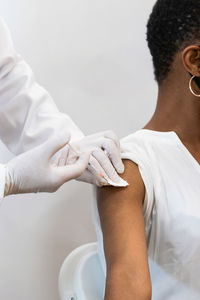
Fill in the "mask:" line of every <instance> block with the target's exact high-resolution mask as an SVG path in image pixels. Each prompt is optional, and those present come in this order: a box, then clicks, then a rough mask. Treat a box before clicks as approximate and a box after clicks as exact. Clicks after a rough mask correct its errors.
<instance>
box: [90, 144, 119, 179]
mask: <svg viewBox="0 0 200 300" xmlns="http://www.w3.org/2000/svg"><path fill="white" fill-rule="evenodd" d="M92 155H93V156H94V157H95V158H96V160H97V161H98V162H99V164H100V166H101V167H102V168H103V170H104V172H105V173H106V175H107V176H108V177H109V178H110V179H111V180H112V181H114V182H115V183H118V182H119V181H120V177H119V175H118V174H117V172H116V171H115V168H114V167H113V165H112V163H111V162H110V160H109V158H108V156H107V155H106V154H105V152H104V151H103V150H100V149H99V150H95V151H93V152H92Z"/></svg>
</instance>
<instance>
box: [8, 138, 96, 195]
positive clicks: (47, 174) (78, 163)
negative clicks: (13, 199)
mask: <svg viewBox="0 0 200 300" xmlns="http://www.w3.org/2000/svg"><path fill="white" fill-rule="evenodd" d="M69 139H70V137H69V134H67V133H63V134H60V135H57V136H54V137H52V138H51V139H49V140H47V141H46V142H45V143H43V144H41V145H40V146H37V147H36V148H33V149H32V150H30V151H27V152H25V153H23V154H21V155H19V156H17V157H15V158H13V159H12V160H11V161H9V162H8V163H7V164H6V165H5V168H6V183H5V192H4V196H7V195H10V194H19V193H36V192H55V191H56V190H57V189H58V188H59V187H60V186H61V185H62V184H63V183H65V182H67V181H69V180H71V179H74V178H77V177H79V176H80V175H81V174H82V172H83V171H84V170H85V168H86V167H87V165H88V161H89V157H90V152H88V151H85V152H84V153H82V154H81V153H79V154H80V155H79V157H77V156H76V157H74V162H73V164H71V165H66V164H65V166H57V165H55V164H52V163H51V158H52V156H53V155H54V154H55V153H56V152H57V151H58V150H59V149H61V148H63V147H64V146H65V145H66V144H67V143H68V142H69ZM67 149H69V148H67V146H66V147H65V151H66V152H65V153H66V158H67V156H68V153H67Z"/></svg>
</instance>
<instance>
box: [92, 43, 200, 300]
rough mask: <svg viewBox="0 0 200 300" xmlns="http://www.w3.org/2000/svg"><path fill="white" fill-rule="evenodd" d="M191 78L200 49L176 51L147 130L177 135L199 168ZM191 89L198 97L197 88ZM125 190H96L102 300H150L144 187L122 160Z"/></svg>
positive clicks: (197, 105)
mask: <svg viewBox="0 0 200 300" xmlns="http://www.w3.org/2000/svg"><path fill="white" fill-rule="evenodd" d="M188 72H190V73H191V74H193V75H195V76H198V77H200V48H199V46H197V45H192V46H189V47H187V48H185V49H184V50H183V51H179V52H178V53H177V55H176V56H175V58H174V62H173V65H172V68H171V71H170V73H169V74H168V76H167V78H166V79H165V80H164V81H163V82H162V84H161V85H160V86H159V91H158V101H157V106H156V110H155V113H154V115H153V117H152V118H151V120H150V121H149V122H148V124H147V125H146V126H145V127H144V128H146V129H151V130H156V131H175V132H176V133H177V135H178V136H179V138H180V139H181V141H182V142H183V144H184V145H185V146H186V147H187V149H188V150H189V151H190V153H191V154H192V155H193V157H194V158H195V159H196V160H197V162H199V163H200V150H199V149H200V98H197V97H195V96H194V95H192V94H191V92H190V90H189V80H190V75H189V74H188ZM192 87H193V90H194V91H195V92H196V93H197V94H200V90H199V88H198V87H197V86H196V84H195V83H193V85H192ZM124 163H125V172H124V175H123V178H124V179H125V180H127V181H128V183H129V186H128V187H126V188H114V187H104V188H99V189H98V192H97V194H98V197H97V198H98V209H99V215H100V220H101V226H102V231H103V237H104V251H105V257H106V263H107V278H106V290H105V298H104V300H121V299H126V300H149V299H151V279H150V274H149V267H148V256H147V247H146V240H145V224H144V218H143V213H142V204H143V201H144V195H145V187H144V183H143V181H142V178H141V175H140V172H139V170H138V167H137V165H136V164H134V163H133V162H131V161H128V160H126V161H124Z"/></svg>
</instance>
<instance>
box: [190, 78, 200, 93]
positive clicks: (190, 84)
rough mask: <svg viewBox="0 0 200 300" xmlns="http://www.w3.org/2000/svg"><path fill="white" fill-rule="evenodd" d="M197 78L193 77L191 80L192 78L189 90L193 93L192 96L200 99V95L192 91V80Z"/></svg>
mask: <svg viewBox="0 0 200 300" xmlns="http://www.w3.org/2000/svg"><path fill="white" fill-rule="evenodd" d="M195 77H196V76H195V75H193V76H192V77H191V78H190V81H189V89H190V92H191V93H192V95H194V96H195V97H200V94H199V95H198V94H196V93H195V92H194V91H193V89H192V80H193V79H194V78H195Z"/></svg>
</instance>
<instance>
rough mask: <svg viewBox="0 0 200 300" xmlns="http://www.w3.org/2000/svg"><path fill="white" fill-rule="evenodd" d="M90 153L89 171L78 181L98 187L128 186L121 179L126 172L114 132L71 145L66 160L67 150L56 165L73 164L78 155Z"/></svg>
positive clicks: (104, 133) (87, 138)
mask: <svg viewBox="0 0 200 300" xmlns="http://www.w3.org/2000/svg"><path fill="white" fill-rule="evenodd" d="M88 150H89V151H90V152H91V156H90V160H89V164H88V167H87V169H86V170H85V171H84V172H83V174H82V175H81V176H80V177H79V178H78V179H77V180H79V181H84V182H88V183H92V184H95V185H97V186H104V185H114V186H127V185H128V184H127V182H126V181H124V180H123V179H122V178H120V177H119V175H118V174H117V172H118V173H120V174H121V173H123V172H124V165H123V163H122V160H121V151H120V142H119V140H118V138H117V136H116V135H115V133H114V132H112V131H105V132H101V133H96V134H92V135H89V136H86V137H84V138H82V139H81V140H78V141H75V142H73V143H70V152H69V155H68V159H66V153H65V152H66V150H65V148H64V149H63V150H62V151H61V152H60V154H59V156H58V157H57V159H56V161H55V164H57V165H63V162H66V163H69V164H70V163H73V162H74V157H76V156H77V154H79V153H81V152H84V151H88Z"/></svg>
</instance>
